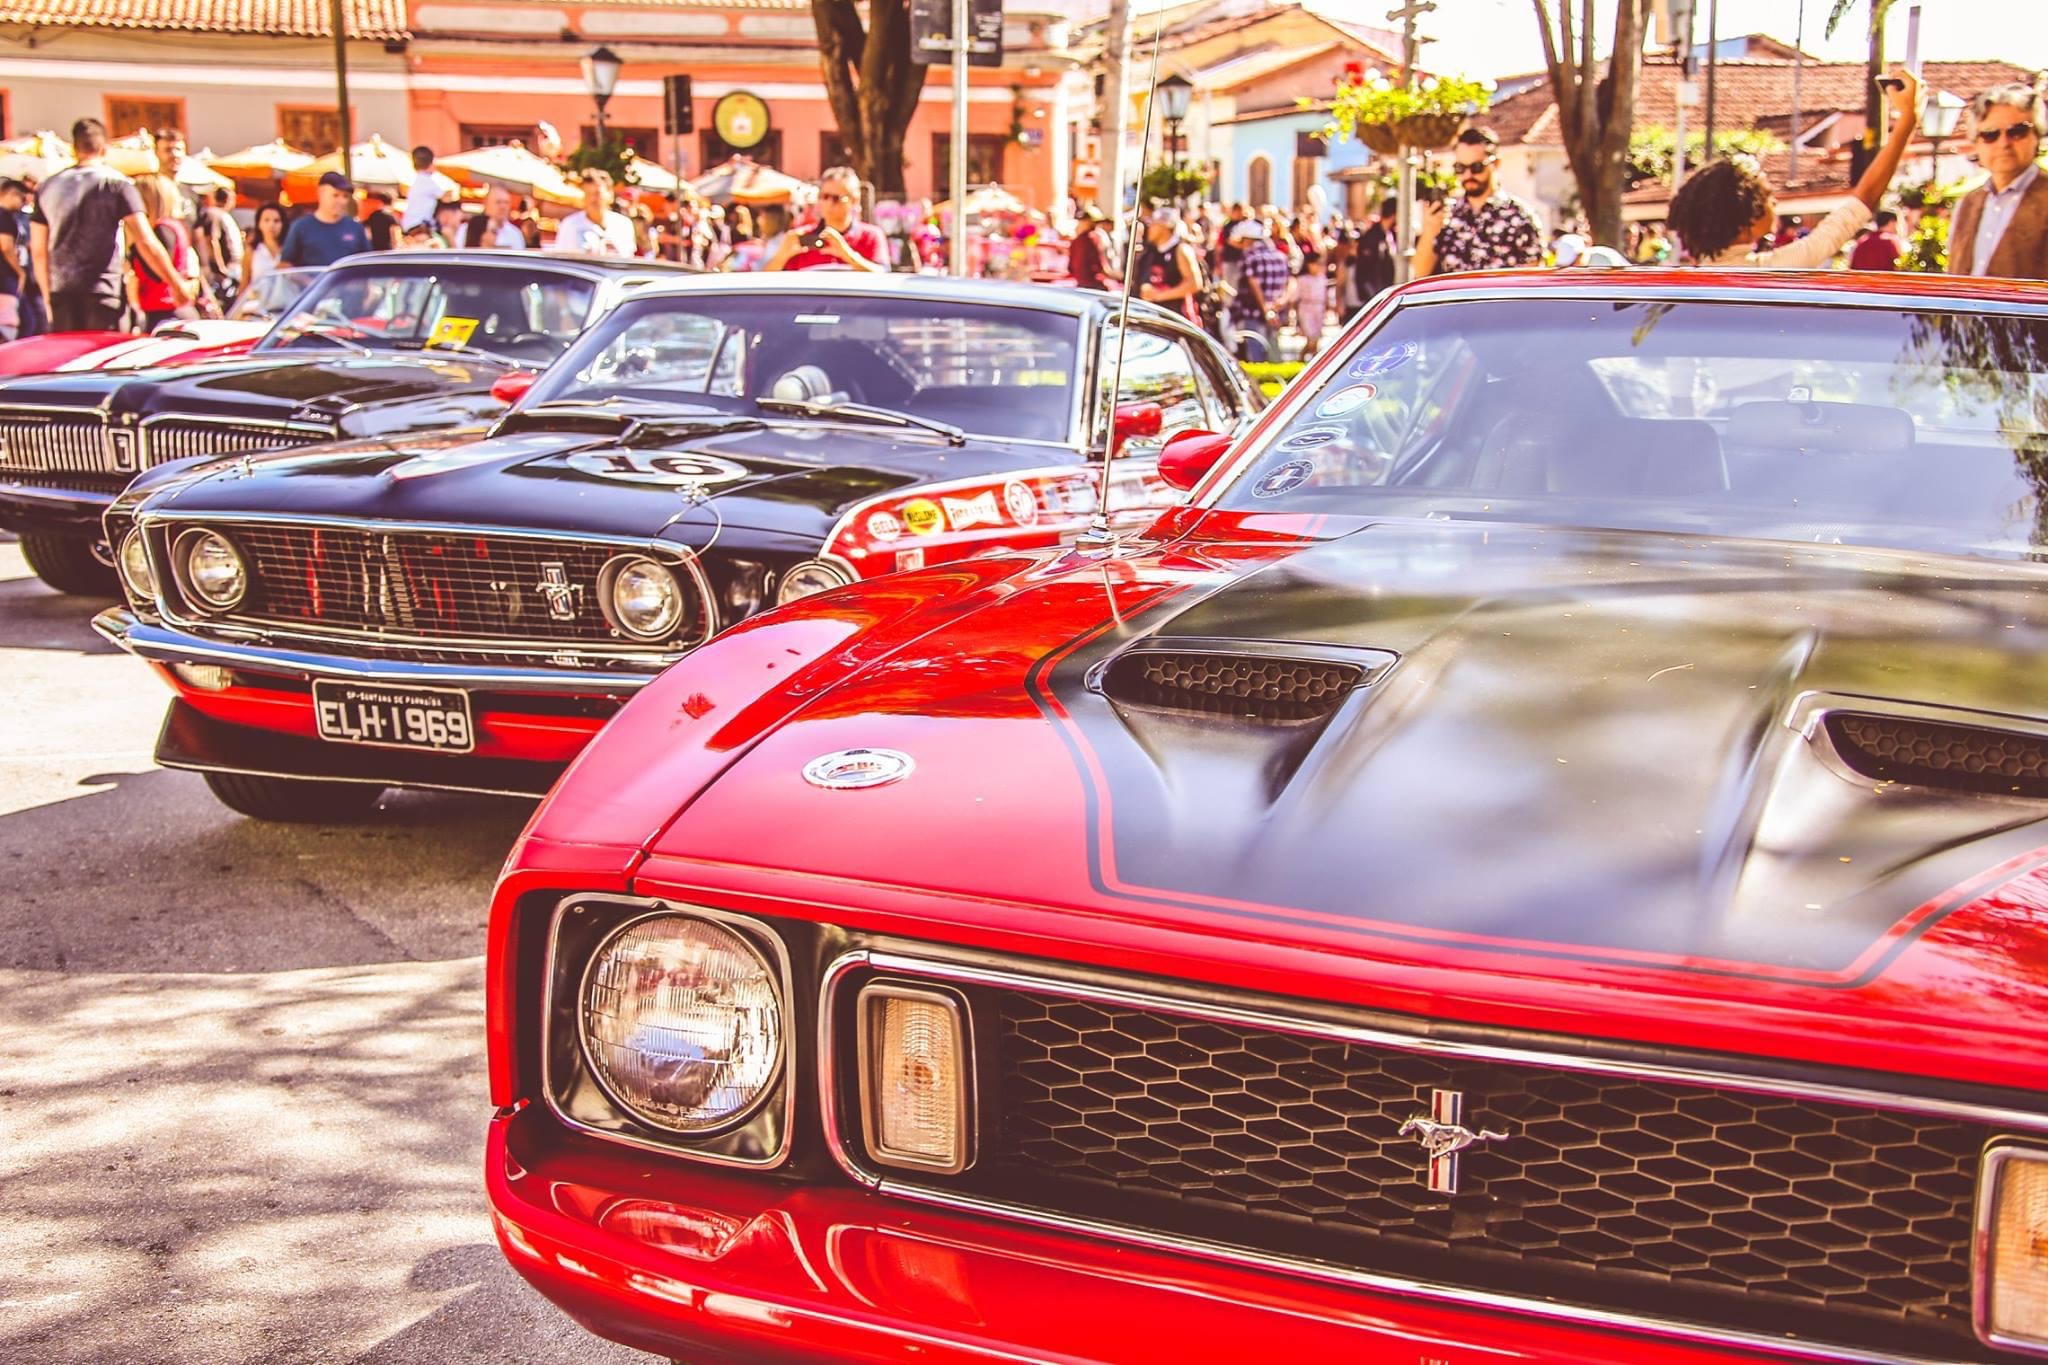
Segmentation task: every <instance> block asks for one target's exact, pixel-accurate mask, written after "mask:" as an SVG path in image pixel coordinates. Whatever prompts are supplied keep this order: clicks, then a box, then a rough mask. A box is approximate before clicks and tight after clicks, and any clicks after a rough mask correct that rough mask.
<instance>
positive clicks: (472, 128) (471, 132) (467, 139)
mask: <svg viewBox="0 0 2048 1365" xmlns="http://www.w3.org/2000/svg"><path fill="white" fill-rule="evenodd" d="M456 136H457V137H459V138H460V139H461V140H462V150H463V151H465V152H473V151H475V150H476V149H477V148H479V147H506V146H510V145H511V144H512V143H514V142H517V143H519V144H520V145H521V146H523V147H526V148H528V149H531V148H532V147H533V145H534V143H535V141H536V139H535V137H534V125H533V124H531V123H465V124H463V125H462V126H461V128H460V129H459V130H458V131H457V134H456Z"/></svg>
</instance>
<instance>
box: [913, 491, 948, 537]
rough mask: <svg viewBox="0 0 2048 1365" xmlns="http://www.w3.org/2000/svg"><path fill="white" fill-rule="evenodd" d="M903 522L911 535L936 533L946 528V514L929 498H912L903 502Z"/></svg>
mask: <svg viewBox="0 0 2048 1365" xmlns="http://www.w3.org/2000/svg"><path fill="white" fill-rule="evenodd" d="M903 524H904V525H905V526H908V527H909V528H910V531H911V534H912V535H919V536H929V535H936V534H938V533H939V532H940V531H943V530H944V529H945V528H946V514H945V513H944V512H941V511H940V510H939V505H938V504H937V503H935V502H933V501H932V500H931V499H930V498H912V499H911V500H910V501H909V502H906V503H904V504H903Z"/></svg>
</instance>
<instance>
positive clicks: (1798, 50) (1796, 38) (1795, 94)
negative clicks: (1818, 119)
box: [1785, 0, 1806, 185]
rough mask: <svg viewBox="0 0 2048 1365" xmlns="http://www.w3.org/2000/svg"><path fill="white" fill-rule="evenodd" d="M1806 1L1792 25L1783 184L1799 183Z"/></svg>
mask: <svg viewBox="0 0 2048 1365" xmlns="http://www.w3.org/2000/svg"><path fill="white" fill-rule="evenodd" d="M1805 48H1806V0H1799V17H1798V18H1797V19H1795V20H1794V21H1793V24H1792V137H1791V139H1790V143H1791V145H1790V146H1788V147H1787V148H1786V149H1785V183H1786V184H1788V185H1796V184H1798V183H1799V68H1800V67H1801V66H1802V65H1803V64H1804V63H1805V61H1806V51H1805Z"/></svg>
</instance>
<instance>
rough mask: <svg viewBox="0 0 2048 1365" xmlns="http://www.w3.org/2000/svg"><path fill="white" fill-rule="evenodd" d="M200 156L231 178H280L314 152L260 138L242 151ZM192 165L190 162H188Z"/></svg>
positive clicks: (304, 162)
mask: <svg viewBox="0 0 2048 1365" xmlns="http://www.w3.org/2000/svg"><path fill="white" fill-rule="evenodd" d="M199 156H200V160H202V161H204V162H205V163H206V164H207V165H209V166H211V167H213V169H214V170H216V171H218V172H220V173H221V174H222V175H224V176H227V177H228V178H229V179H230V180H281V179H283V178H284V177H285V175H286V174H288V173H289V172H292V171H295V170H298V169H299V168H300V167H301V166H304V165H307V164H309V163H310V162H311V161H312V160H313V154H312V153H311V152H302V151H300V150H299V149H298V148H296V147H294V146H292V145H291V144H290V143H288V142H284V141H282V140H277V139H273V140H272V141H270V142H259V143H257V144H256V145H255V146H253V147H244V148H242V150H241V151H239V152H229V153H228V154H227V155H226V156H208V155H206V153H204V152H201V153H200V154H199ZM185 164H186V165H188V166H189V165H191V164H192V163H191V162H189V161H188V162H186V163H185Z"/></svg>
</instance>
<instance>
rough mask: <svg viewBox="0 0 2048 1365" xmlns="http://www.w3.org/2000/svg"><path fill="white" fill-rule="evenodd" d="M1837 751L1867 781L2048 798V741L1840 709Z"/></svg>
mask: <svg viewBox="0 0 2048 1365" xmlns="http://www.w3.org/2000/svg"><path fill="white" fill-rule="evenodd" d="M1827 729H1828V738H1829V739H1830V740H1831V741H1832V742H1833V744H1834V746H1835V752H1837V753H1839V754H1840V755H1841V756H1842V759H1843V761H1844V762H1846V763H1847V764H1848V765H1849V766H1850V767H1851V768H1853V769H1855V770H1856V771H1857V772H1858V773H1861V774H1862V775H1863V776H1865V777H1874V778H1878V779H1880V780H1883V781H1890V782H1911V783H1915V784H1917V785H1920V786H1927V787H1948V788H1952V789H1954V790H1957V791H1970V792H1981V793H1985V794H1988V795H2016V796H2037V797H2038V796H2048V738H2044V737H2043V736H2040V735H2025V734H2019V733H2017V732H2015V731H2011V730H1990V729H1982V728H1979V727H1977V726H1970V725H1944V724H1941V723H1940V722H1937V721H1925V720H1915V719H1909V718H1906V717H1902V716H1874V715H1866V714H1863V713H1861V712H1855V711H1836V712H1833V713H1831V714H1830V715H1829V716H1828V718H1827Z"/></svg>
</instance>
